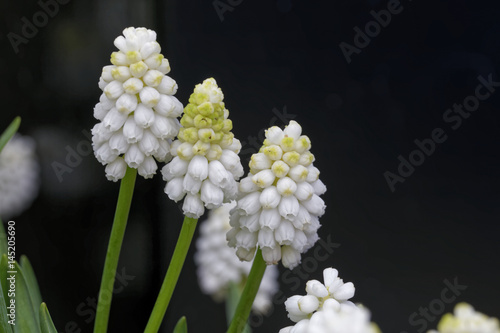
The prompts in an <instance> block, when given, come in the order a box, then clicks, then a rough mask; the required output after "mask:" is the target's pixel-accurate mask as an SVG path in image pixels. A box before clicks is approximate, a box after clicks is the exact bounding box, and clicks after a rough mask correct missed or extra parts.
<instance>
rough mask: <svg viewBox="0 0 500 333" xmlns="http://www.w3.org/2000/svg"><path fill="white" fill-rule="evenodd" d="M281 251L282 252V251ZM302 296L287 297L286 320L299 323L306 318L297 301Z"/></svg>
mask: <svg viewBox="0 0 500 333" xmlns="http://www.w3.org/2000/svg"><path fill="white" fill-rule="evenodd" d="M282 251H283V250H282ZM302 297H303V296H300V295H295V296H292V297H289V298H288V299H287V300H286V301H285V308H286V311H287V312H288V318H290V319H291V320H293V321H295V322H299V321H301V320H303V319H305V318H307V314H306V313H304V312H302V311H301V310H300V308H299V299H301V298H302Z"/></svg>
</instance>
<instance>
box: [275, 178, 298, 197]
mask: <svg viewBox="0 0 500 333" xmlns="http://www.w3.org/2000/svg"><path fill="white" fill-rule="evenodd" d="M276 188H277V189H278V192H279V193H280V194H281V195H282V196H284V197H287V196H291V195H293V194H294V193H295V191H297V184H296V183H295V182H294V181H293V180H292V179H291V178H288V177H283V178H281V179H280V180H278V183H277V184H276Z"/></svg>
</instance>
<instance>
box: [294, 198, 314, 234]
mask: <svg viewBox="0 0 500 333" xmlns="http://www.w3.org/2000/svg"><path fill="white" fill-rule="evenodd" d="M311 220H312V217H311V214H309V212H308V211H307V209H305V208H304V206H302V205H301V204H299V213H298V214H297V217H296V218H294V219H293V221H292V223H293V226H294V227H295V228H297V229H299V230H302V229H303V228H304V225H306V224H308V223H311Z"/></svg>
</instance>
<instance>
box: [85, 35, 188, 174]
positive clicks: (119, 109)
mask: <svg viewBox="0 0 500 333" xmlns="http://www.w3.org/2000/svg"><path fill="white" fill-rule="evenodd" d="M114 44H115V46H116V47H117V48H118V51H117V52H113V53H112V54H111V63H112V65H109V66H105V67H104V68H103V70H102V75H101V78H100V80H99V88H101V90H102V91H103V93H102V95H101V97H100V98H99V103H97V105H96V106H95V107H94V117H95V118H96V119H98V120H99V121H100V122H99V123H97V124H96V125H95V126H94V128H93V129H92V145H93V147H94V154H95V156H96V158H97V160H98V161H99V162H100V163H102V164H103V165H105V166H106V170H105V171H106V177H107V178H108V179H109V180H112V181H118V180H120V179H122V178H123V177H124V176H125V172H126V170H127V166H128V167H130V168H134V169H137V171H138V173H139V175H141V176H143V177H144V178H152V177H153V176H154V175H155V174H156V170H157V169H158V167H157V164H156V162H157V161H158V162H167V161H169V160H170V158H171V156H170V143H171V142H172V139H174V138H175V136H176V135H177V133H178V132H179V128H180V124H179V120H178V119H177V117H179V116H180V115H181V114H182V109H183V106H182V103H181V102H179V100H178V99H177V98H175V97H174V95H175V93H176V92H177V83H176V82H175V81H174V80H173V79H172V78H170V77H169V76H167V75H166V74H168V73H169V72H170V65H169V62H168V60H167V59H165V58H164V57H163V55H162V54H161V53H160V52H161V48H160V44H158V42H157V41H156V33H155V32H154V31H152V30H149V29H146V28H132V27H131V28H126V29H125V30H123V36H119V37H117V38H116V39H115V41H114Z"/></svg>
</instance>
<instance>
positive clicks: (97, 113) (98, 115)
mask: <svg viewBox="0 0 500 333" xmlns="http://www.w3.org/2000/svg"><path fill="white" fill-rule="evenodd" d="M108 111H109V110H106V109H104V108H103V107H102V104H101V103H97V104H96V106H94V118H95V119H98V120H101V121H102V120H103V119H104V117H105V116H106V114H107V113H108Z"/></svg>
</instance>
